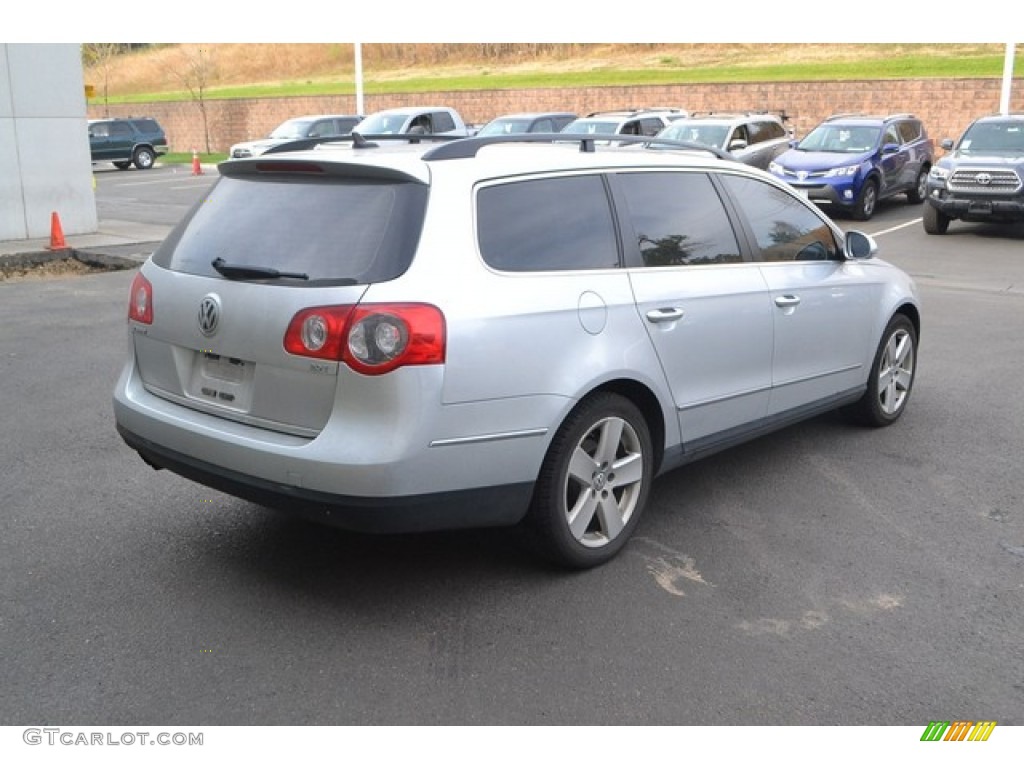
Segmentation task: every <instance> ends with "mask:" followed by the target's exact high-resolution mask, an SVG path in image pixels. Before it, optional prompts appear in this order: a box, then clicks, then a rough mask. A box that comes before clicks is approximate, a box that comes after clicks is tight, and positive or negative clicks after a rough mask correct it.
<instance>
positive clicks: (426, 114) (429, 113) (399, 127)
mask: <svg viewBox="0 0 1024 768" xmlns="http://www.w3.org/2000/svg"><path fill="white" fill-rule="evenodd" d="M352 132H353V133H359V134H362V135H363V136H376V135H383V134H388V133H428V134H433V135H435V136H469V135H470V131H469V128H467V126H466V123H465V122H464V121H463V119H462V117H461V116H460V115H459V113H458V112H456V111H455V110H454V109H452V108H451V107H396V108H394V109H385V110H381V111H380V112H374V113H373V114H372V115H367V116H366V117H364V118H363V120H362V121H361V122H360V123H359V124H358V125H356V127H355V128H353V129H352Z"/></svg>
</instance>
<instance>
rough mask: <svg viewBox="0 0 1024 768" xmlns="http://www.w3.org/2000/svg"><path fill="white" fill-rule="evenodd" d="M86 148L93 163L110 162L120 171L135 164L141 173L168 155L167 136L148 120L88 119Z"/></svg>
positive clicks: (147, 118) (140, 118)
mask: <svg viewBox="0 0 1024 768" xmlns="http://www.w3.org/2000/svg"><path fill="white" fill-rule="evenodd" d="M89 148H90V150H91V151H92V161H93V162H94V163H113V164H114V165H115V166H117V167H118V168H120V169H121V170H122V171H124V170H127V169H128V168H129V167H130V166H131V165H133V164H134V165H135V167H136V168H138V169H139V170H140V171H144V170H147V169H149V168H152V167H153V163H155V162H156V159H157V158H158V157H159V156H160V155H163V154H166V153H167V134H165V133H164V129H163V128H161V127H160V124H159V123H158V122H157V121H156V120H154V119H153V118H151V117H127V118H109V119H103V120H90V121H89Z"/></svg>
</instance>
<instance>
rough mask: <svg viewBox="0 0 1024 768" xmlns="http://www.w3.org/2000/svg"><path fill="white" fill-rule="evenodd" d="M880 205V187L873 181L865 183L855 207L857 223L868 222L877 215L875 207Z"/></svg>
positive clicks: (854, 214) (854, 212)
mask: <svg viewBox="0 0 1024 768" xmlns="http://www.w3.org/2000/svg"><path fill="white" fill-rule="evenodd" d="M877 205H878V185H877V184H876V183H875V182H874V181H873V180H871V179H869V180H868V181H865V182H864V188H863V189H861V191H860V197H858V198H857V203H856V204H855V205H854V206H853V218H855V219H857V221H867V220H868V219H870V218H871V217H872V216H874V215H875V207H876V206H877Z"/></svg>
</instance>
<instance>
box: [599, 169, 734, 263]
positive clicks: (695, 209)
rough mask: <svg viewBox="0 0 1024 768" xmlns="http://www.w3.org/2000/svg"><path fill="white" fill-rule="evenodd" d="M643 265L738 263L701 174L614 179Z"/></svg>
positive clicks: (628, 175)
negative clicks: (622, 197)
mask: <svg viewBox="0 0 1024 768" xmlns="http://www.w3.org/2000/svg"><path fill="white" fill-rule="evenodd" d="M617 178H618V180H619V182H620V185H621V188H622V190H623V193H624V195H625V197H626V202H627V204H628V206H629V218H630V220H631V221H632V223H633V233H632V234H633V236H634V237H635V238H636V243H637V245H638V246H639V248H640V255H641V257H642V259H643V264H644V266H647V267H671V266H679V265H683V264H726V263H729V262H737V261H743V258H742V257H741V256H740V249H739V245H738V244H737V242H736V235H735V234H734V233H733V230H732V226H731V225H730V223H729V219H728V217H727V216H726V213H725V209H724V208H723V206H722V201H721V199H720V198H719V197H718V193H717V192H716V191H715V189H714V187H713V186H712V185H711V180H710V179H708V177H707V176H706V175H704V174H703V173H624V174H621V175H620V176H618V177H617Z"/></svg>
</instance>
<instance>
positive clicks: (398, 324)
mask: <svg viewBox="0 0 1024 768" xmlns="http://www.w3.org/2000/svg"><path fill="white" fill-rule="evenodd" d="M284 348H285V349H286V350H287V351H288V352H290V353H291V354H293V355H302V356H303V357H316V358H321V359H325V360H340V361H342V362H344V363H345V364H346V365H348V366H349V367H350V368H352V369H353V370H355V371H358V372H359V373H365V374H368V375H376V374H381V373H387V372H388V371H393V370H395V369H396V368H400V367H402V366H403V365H434V364H437V363H443V362H444V358H445V323H444V315H443V314H442V313H441V310H440V309H438V308H437V307H434V306H432V305H430V304H358V305H352V304H344V305H339V306H333V307H311V308H310V309H304V310H302V311H301V312H298V313H297V314H296V315H295V317H293V318H292V320H291V322H290V323H289V324H288V330H287V331H286V332H285V335H284Z"/></svg>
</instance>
